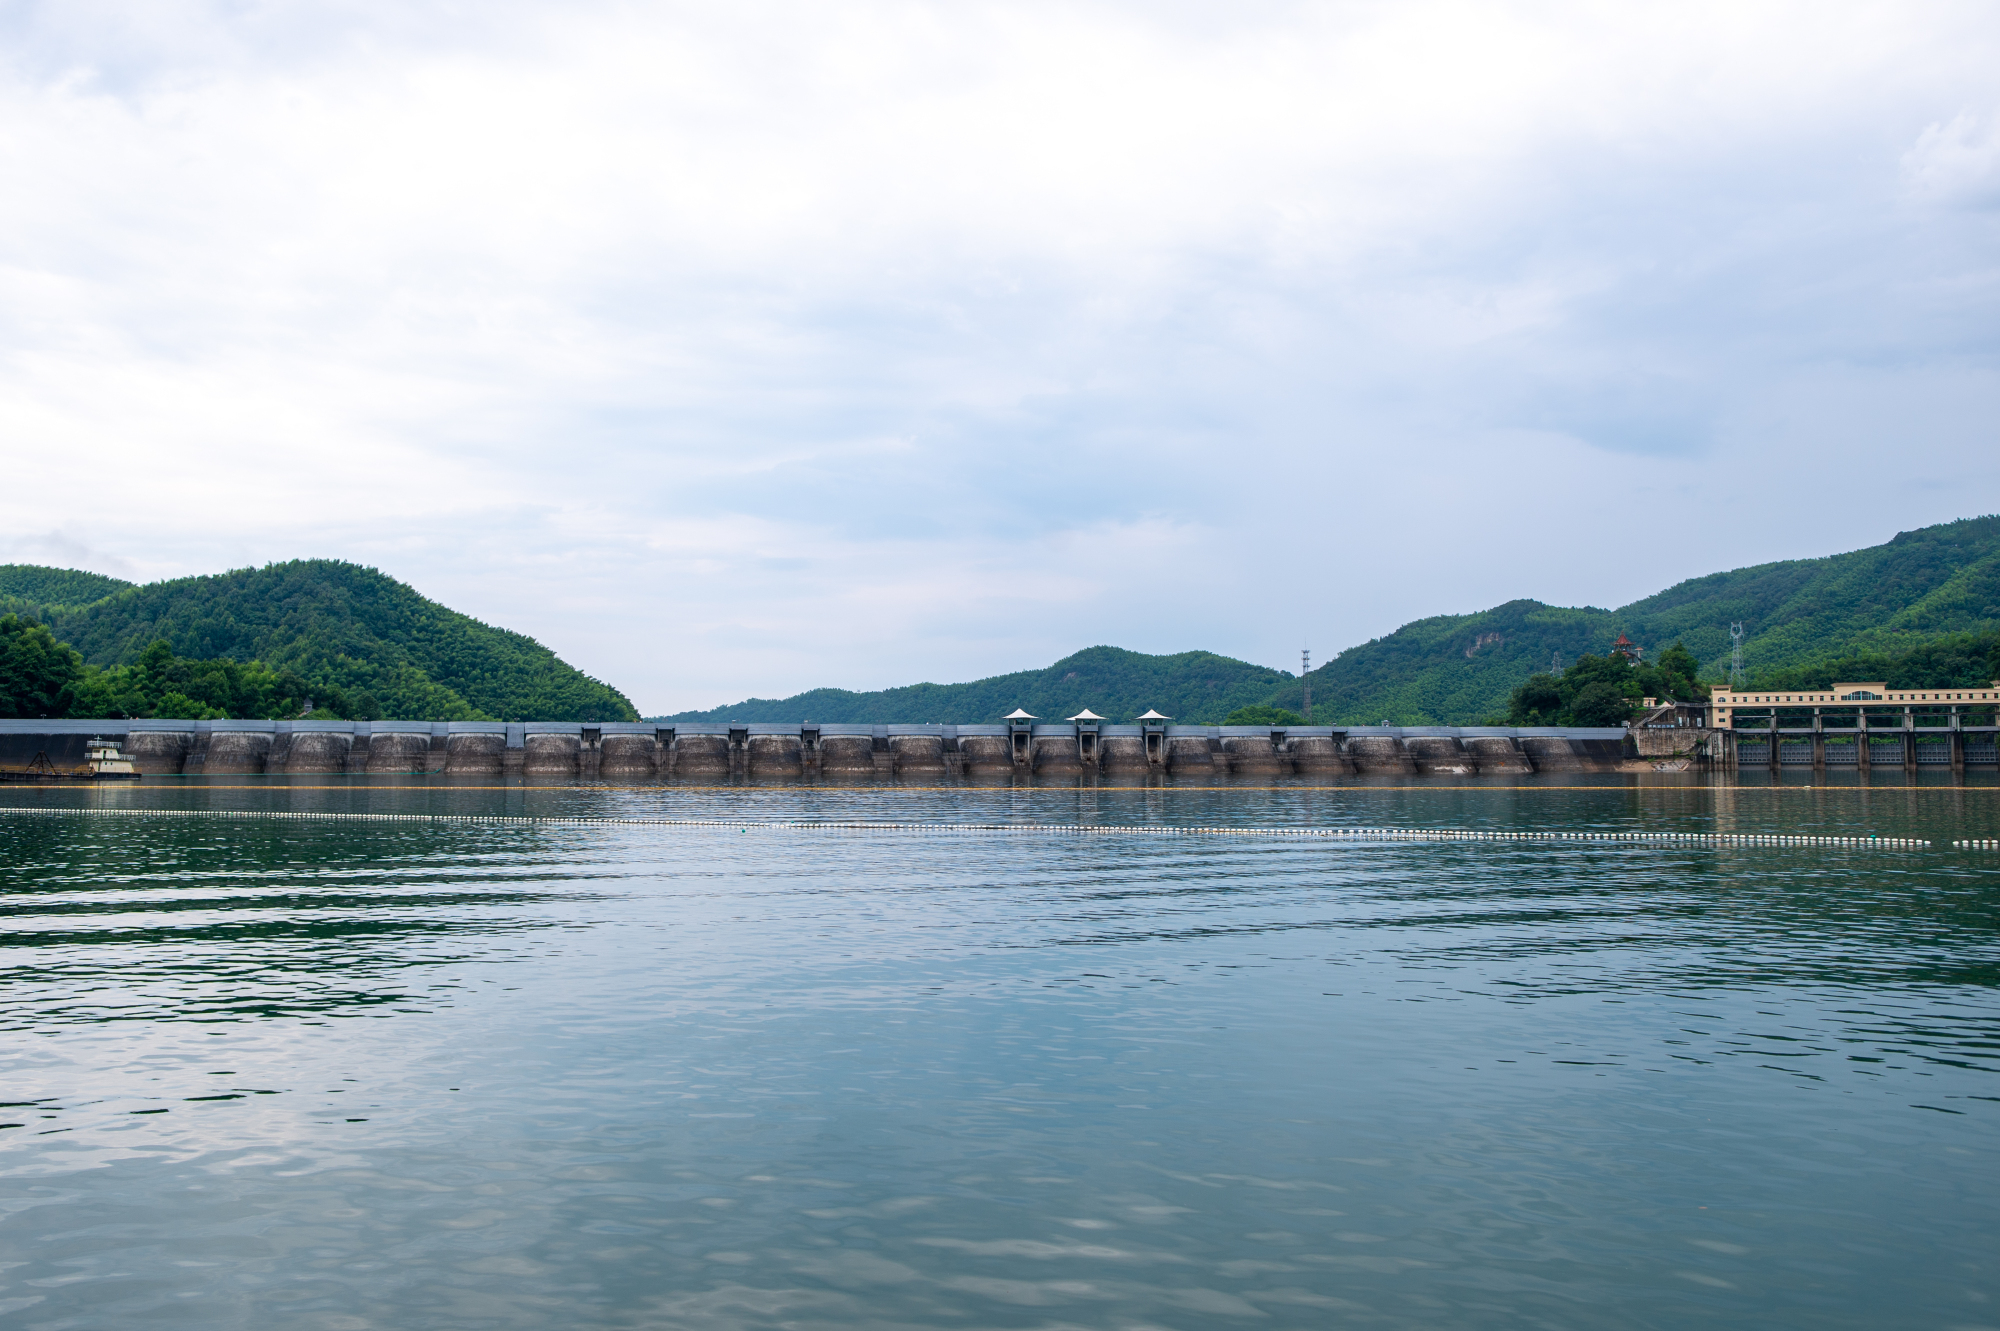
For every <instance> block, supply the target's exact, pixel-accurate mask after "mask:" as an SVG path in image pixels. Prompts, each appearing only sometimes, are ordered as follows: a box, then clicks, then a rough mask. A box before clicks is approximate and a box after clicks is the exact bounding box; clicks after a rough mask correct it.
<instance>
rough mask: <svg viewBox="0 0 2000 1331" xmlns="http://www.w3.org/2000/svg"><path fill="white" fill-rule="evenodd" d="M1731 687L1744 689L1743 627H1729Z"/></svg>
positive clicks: (1733, 625) (1738, 625)
mask: <svg viewBox="0 0 2000 1331" xmlns="http://www.w3.org/2000/svg"><path fill="white" fill-rule="evenodd" d="M1729 687H1730V688H1731V689H1740V688H1742V687H1743V626H1742V625H1741V624H1731V625H1730V626H1729Z"/></svg>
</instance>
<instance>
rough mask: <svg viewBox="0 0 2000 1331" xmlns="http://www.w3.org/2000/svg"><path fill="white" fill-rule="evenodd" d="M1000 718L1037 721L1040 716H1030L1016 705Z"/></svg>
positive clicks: (1004, 719)
mask: <svg viewBox="0 0 2000 1331" xmlns="http://www.w3.org/2000/svg"><path fill="white" fill-rule="evenodd" d="M1000 719H1001V720H1002V721H1038V720H1040V719H1041V718H1040V717H1036V716H1030V715H1029V714H1028V713H1027V712H1025V711H1023V710H1022V709H1021V708H1019V707H1016V708H1015V709H1014V710H1013V711H1011V712H1009V713H1007V715H1005V716H1003V717H1001V718H1000Z"/></svg>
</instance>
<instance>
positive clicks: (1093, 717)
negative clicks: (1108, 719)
mask: <svg viewBox="0 0 2000 1331" xmlns="http://www.w3.org/2000/svg"><path fill="white" fill-rule="evenodd" d="M1103 719H1104V718H1103V717H1101V716H1099V715H1098V714H1097V713H1096V712H1093V711H1091V710H1090V709H1089V708H1088V707H1086V708H1084V709H1083V710H1082V711H1080V712H1078V713H1077V714H1076V715H1075V716H1066V717H1064V718H1063V720H1065V721H1102V720H1103Z"/></svg>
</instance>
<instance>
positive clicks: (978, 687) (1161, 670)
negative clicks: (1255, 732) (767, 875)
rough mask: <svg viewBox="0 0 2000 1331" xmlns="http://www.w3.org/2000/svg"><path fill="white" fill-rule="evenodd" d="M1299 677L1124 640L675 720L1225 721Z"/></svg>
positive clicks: (683, 715)
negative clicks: (1038, 663)
mask: <svg viewBox="0 0 2000 1331" xmlns="http://www.w3.org/2000/svg"><path fill="white" fill-rule="evenodd" d="M1290 678H1292V676H1290V675H1288V674H1286V673H1285V672H1284V671H1282V670H1272V669H1270V668H1269V667H1268V666H1260V665H1252V664H1250V663H1249V662H1248V661H1237V660H1232V659H1231V658H1229V657H1227V656H1217V655H1216V654H1215V653H1213V652H1179V653H1176V654H1175V655H1172V656H1148V655H1146V654H1145V653H1144V652H1128V651H1126V650H1124V649H1123V648H1120V647H1089V648H1086V649H1084V650H1083V651H1080V652H1078V653H1076V654H1075V655H1074V656H1066V657H1064V658H1063V659H1062V660H1060V661H1058V662H1056V663H1055V664H1054V665H1052V666H1050V667H1048V668H1047V669H1045V670H1017V671H1015V672H1014V673H1013V674H1009V675H994V676H993V677H991V678H990V679H979V680H974V681H972V682H971V683H969V684H909V685H905V686H904V687H902V688H896V689H883V690H881V691H880V692H876V693H850V692H848V691H847V690H846V689H814V690H812V691H811V692H809V693H800V694H795V695H794V696H792V697H790V698H750V699H747V700H746V701H744V702H740V703H735V704H733V705H731V706H728V707H715V708H711V709H709V710H708V711H703V712H681V713H678V714H677V715H674V716H671V717H663V718H659V719H662V720H665V721H670V722H671V721H687V722H704V721H705V722H721V721H801V720H804V721H833V722H849V723H857V724H859V723H874V722H907V723H915V722H924V721H946V722H974V721H998V720H999V719H1000V718H1001V717H1002V716H1005V715H1006V714H1007V713H1008V712H1011V711H1013V710H1014V709H1015V708H1016V707H1024V708H1026V709H1027V710H1028V711H1029V712H1031V713H1033V714H1034V715H1036V716H1039V717H1045V718H1049V719H1057V718H1061V717H1065V716H1073V715H1075V714H1076V713H1077V712H1080V711H1082V710H1083V709H1084V708H1086V707H1088V708H1090V710H1092V711H1094V712H1096V713H1098V714H1099V715H1102V716H1107V717H1110V718H1111V719H1112V720H1114V721H1130V720H1131V719H1132V718H1133V717H1135V716H1138V715H1139V714H1140V713H1141V712H1144V711H1146V710H1147V709H1148V708H1151V709H1155V710H1157V711H1160V712H1163V713H1165V714H1166V715H1168V716H1171V717H1174V718H1176V719H1179V720H1184V721H1189V722H1203V721H1209V722H1213V721H1220V720H1221V719H1222V718H1223V717H1224V716H1226V715H1228V714H1229V713H1230V712H1232V711H1234V710H1235V709H1236V708H1238V707H1242V706H1246V705H1248V704H1251V703H1257V702H1262V701H1263V700H1264V699H1265V698H1267V697H1269V696H1270V694H1271V691H1272V690H1273V689H1275V688H1278V687H1280V686H1281V685H1282V684H1283V683H1284V682H1285V681H1286V680H1288V679H1290Z"/></svg>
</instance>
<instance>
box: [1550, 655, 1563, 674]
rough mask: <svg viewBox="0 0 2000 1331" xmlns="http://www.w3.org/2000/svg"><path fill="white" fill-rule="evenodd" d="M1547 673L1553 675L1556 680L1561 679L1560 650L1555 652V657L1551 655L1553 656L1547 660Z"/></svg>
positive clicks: (1561, 663)
mask: <svg viewBox="0 0 2000 1331" xmlns="http://www.w3.org/2000/svg"><path fill="white" fill-rule="evenodd" d="M1549 673H1550V674H1551V675H1554V676H1555V677H1556V678H1557V679H1561V678H1562V673H1563V654H1562V652H1561V651H1560V650H1558V651H1557V652H1556V653H1555V655H1553V656H1551V657H1550V658H1549Z"/></svg>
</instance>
